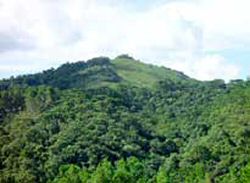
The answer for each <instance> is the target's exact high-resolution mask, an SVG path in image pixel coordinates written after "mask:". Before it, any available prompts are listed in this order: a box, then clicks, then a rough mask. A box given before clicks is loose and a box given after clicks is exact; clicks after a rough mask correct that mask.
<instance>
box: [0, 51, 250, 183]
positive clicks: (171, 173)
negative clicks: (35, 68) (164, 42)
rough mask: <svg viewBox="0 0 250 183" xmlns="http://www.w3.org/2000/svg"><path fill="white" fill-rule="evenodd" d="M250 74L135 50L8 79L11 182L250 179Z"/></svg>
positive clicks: (1, 109)
mask: <svg viewBox="0 0 250 183" xmlns="http://www.w3.org/2000/svg"><path fill="white" fill-rule="evenodd" d="M249 144H250V81H241V80H234V81H232V82H230V83H228V84H225V83H224V81H222V80H214V81H209V82H201V81H197V80H194V79H191V78H189V77H187V76H185V75H184V74H182V73H179V72H177V71H173V70H170V69H167V68H163V67H157V66H152V65H146V64H143V63H141V62H139V61H136V60H134V59H133V58H131V57H129V56H128V55H121V56H118V57H117V58H116V59H114V60H110V59H109V58H106V57H100V58H94V59H91V60H89V61H87V62H77V63H67V64H64V65H62V66H60V67H59V68H57V69H50V70H47V71H44V72H42V73H38V74H34V75H25V76H19V77H16V78H11V79H5V80H1V81H0V182H1V183H2V182H3V183H12V182H13V183H15V182H22V183H23V182H24V183H33V182H35V183H39V182H48V183H68V182H69V183H106V182H107V183H123V182H124V183H175V182H176V183H179V182H187V183H210V182H211V183H212V182H222V183H231V182H232V183H234V182H235V183H247V182H250V145H249Z"/></svg>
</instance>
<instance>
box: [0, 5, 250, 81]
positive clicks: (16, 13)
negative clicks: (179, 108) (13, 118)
mask: <svg viewBox="0 0 250 183" xmlns="http://www.w3.org/2000/svg"><path fill="white" fill-rule="evenodd" d="M249 8H250V1H249V0H119V1H118V0H0V78H3V77H9V76H11V75H18V74H24V73H34V72H37V71H41V70H44V69H48V68H51V67H57V66H59V65H60V64H62V63H64V62H66V61H70V62H74V61H78V60H87V59H89V58H92V57H96V56H101V55H102V56H109V57H111V58H113V57H115V56H117V55H119V54H122V53H128V54H130V55H131V56H133V57H135V58H137V59H140V60H143V61H144V62H147V63H153V64H156V65H164V66H166V67H170V68H173V69H176V70H180V71H183V72H184V73H186V74H187V75H189V76H192V77H194V78H197V79H200V80H210V79H214V78H223V79H225V80H230V79H234V78H242V79H245V78H246V77H247V76H248V75H250V11H249Z"/></svg>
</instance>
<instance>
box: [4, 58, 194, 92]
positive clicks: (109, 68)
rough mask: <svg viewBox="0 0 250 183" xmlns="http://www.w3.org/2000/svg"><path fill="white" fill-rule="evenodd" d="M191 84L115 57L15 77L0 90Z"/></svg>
mask: <svg viewBox="0 0 250 183" xmlns="http://www.w3.org/2000/svg"><path fill="white" fill-rule="evenodd" d="M166 79H168V80H171V81H173V82H185V81H190V82H195V80H194V79H191V78H189V77H188V76H186V75H184V74H183V73H181V72H177V71H174V70H171V69H167V68H164V67H158V66H154V65H147V64H144V63H142V62H140V61H137V60H134V59H133V58H132V57H128V56H126V55H125V56H124V55H121V56H118V57H117V58H115V59H113V60H110V59H109V58H107V57H97V58H93V59H91V60H88V61H87V62H84V61H79V62H75V63H66V64H63V65H61V66H60V67H58V68H57V69H50V70H46V71H43V72H41V73H37V74H32V75H23V76H18V77H16V78H15V79H12V80H8V79H7V80H2V81H0V88H8V87H10V86H11V85H12V84H14V85H20V86H39V85H49V86H52V87H57V88H60V89H66V88H67V89H68V88H89V87H98V86H100V87H101V86H112V85H115V84H118V83H119V84H129V85H132V86H137V87H141V88H143V87H146V88H153V87H154V85H156V84H157V82H159V81H163V80H166Z"/></svg>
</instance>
